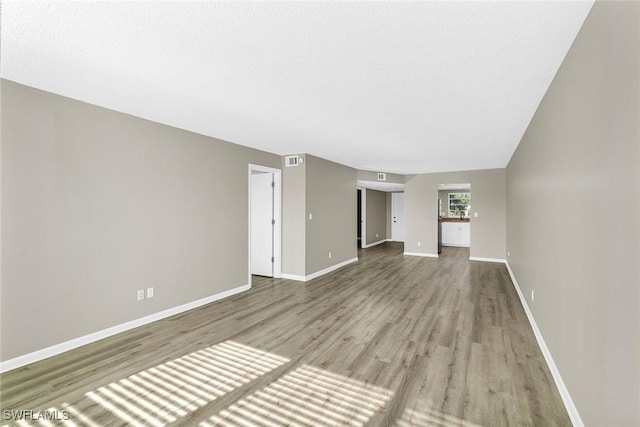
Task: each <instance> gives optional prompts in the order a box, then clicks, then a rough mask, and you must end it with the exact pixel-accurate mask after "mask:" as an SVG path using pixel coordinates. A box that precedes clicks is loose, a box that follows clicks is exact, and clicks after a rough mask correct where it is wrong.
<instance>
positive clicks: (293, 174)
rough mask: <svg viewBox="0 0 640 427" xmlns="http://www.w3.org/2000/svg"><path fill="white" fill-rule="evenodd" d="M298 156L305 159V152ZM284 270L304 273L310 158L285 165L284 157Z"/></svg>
mask: <svg viewBox="0 0 640 427" xmlns="http://www.w3.org/2000/svg"><path fill="white" fill-rule="evenodd" d="M298 157H302V158H303V159H304V158H305V157H306V156H305V155H304V154H299V155H298ZM281 169H282V273H284V274H293V275H297V276H304V275H305V271H306V267H305V265H306V264H305V244H306V239H305V236H306V221H305V212H306V209H307V205H306V192H307V188H306V187H307V178H306V176H307V173H306V171H307V162H306V161H305V162H302V163H300V164H299V165H298V166H295V167H285V166H284V156H283V157H282V168H281Z"/></svg>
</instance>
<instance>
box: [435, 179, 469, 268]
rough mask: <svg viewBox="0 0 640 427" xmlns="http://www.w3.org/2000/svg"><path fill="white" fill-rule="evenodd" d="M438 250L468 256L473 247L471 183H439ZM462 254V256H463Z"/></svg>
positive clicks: (443, 253) (444, 253)
mask: <svg viewBox="0 0 640 427" xmlns="http://www.w3.org/2000/svg"><path fill="white" fill-rule="evenodd" d="M437 191H438V252H439V253H441V254H442V255H449V256H450V255H452V254H462V255H465V254H466V256H467V258H468V255H469V254H468V253H469V250H470V247H471V217H472V213H471V184H470V183H454V184H450V183H447V184H438V186H437ZM462 255H461V256H462Z"/></svg>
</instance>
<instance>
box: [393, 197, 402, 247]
mask: <svg viewBox="0 0 640 427" xmlns="http://www.w3.org/2000/svg"><path fill="white" fill-rule="evenodd" d="M391 216H392V224H391V238H392V239H393V240H395V241H396V242H404V193H391Z"/></svg>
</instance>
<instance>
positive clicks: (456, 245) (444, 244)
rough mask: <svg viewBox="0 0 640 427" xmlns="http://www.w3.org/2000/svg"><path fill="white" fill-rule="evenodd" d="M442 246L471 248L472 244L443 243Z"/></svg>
mask: <svg viewBox="0 0 640 427" xmlns="http://www.w3.org/2000/svg"><path fill="white" fill-rule="evenodd" d="M442 246H453V247H454V248H470V247H471V245H462V244H457V243H442Z"/></svg>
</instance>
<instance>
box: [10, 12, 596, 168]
mask: <svg viewBox="0 0 640 427" xmlns="http://www.w3.org/2000/svg"><path fill="white" fill-rule="evenodd" d="M591 6H592V1H588V2H557V1H556V2H537V1H536V2H481V1H470V2H464V1H462V2H461V1H455V2H454V1H451V2H402V3H401V2H357V3H356V2H344V3H339V2H311V3H309V2H304V3H303V2H278V3H264V2H263V3H259V2H253V3H245V2H242V3H241V2H188V3H187V2H171V3H168V2H162V3H153V2H126V3H125V2H85V3H72V2H17V1H9V2H7V1H3V4H2V18H1V19H2V22H1V24H2V30H1V31H2V34H1V37H2V39H1V42H2V46H1V47H2V50H1V54H0V61H1V64H2V69H1V71H0V74H1V75H2V77H4V78H7V79H10V80H13V81H16V82H19V83H23V84H26V85H29V86H33V87H36V88H40V89H44V90H47V91H50V92H54V93H58V94H61V95H65V96H68V97H71V98H75V99H79V100H82V101H86V102H90V103H92V104H96V105H100V106H104V107H107V108H111V109H113V110H117V111H122V112H125V113H129V114H133V115H135V116H139V117H143V118H147V119H150V120H154V121H157V122H161V123H166V124H169V125H172V126H176V127H179V128H184V129H188V130H191V131H194V132H198V133H201V134H205V135H209V136H213V137H216V138H221V139H224V140H227V141H231V142H234V143H238V144H242V145H246V146H250V147H255V148H258V149H262V150H266V151H270V152H274V153H277V154H290V153H302V152H306V153H311V154H314V155H316V156H320V157H323V158H326V159H330V160H334V161H337V162H340V163H343V164H346V165H349V166H353V167H356V168H358V169H365V170H375V171H387V172H396V173H420V172H440V171H450V170H468V169H486V168H501V167H505V166H506V164H507V162H508V161H509V159H510V157H511V155H512V153H513V151H514V150H515V148H516V146H517V144H518V142H519V140H520V138H521V136H522V134H523V133H524V131H525V129H526V127H527V125H528V124H529V121H530V120H531V117H532V115H533V113H534V111H535V110H536V108H537V106H538V104H539V102H540V100H541V98H542V96H543V95H544V93H545V91H546V89H547V88H548V86H549V84H550V82H551V80H552V78H553V76H554V74H555V73H556V71H557V70H558V67H559V65H560V63H561V61H562V60H563V58H564V56H565V54H566V52H567V50H568V48H569V46H570V45H571V43H572V42H573V40H574V38H575V36H576V34H577V32H578V30H579V28H580V26H581V25H582V23H583V21H584V19H585V17H586V15H587V13H588V12H589V10H590V8H591Z"/></svg>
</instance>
